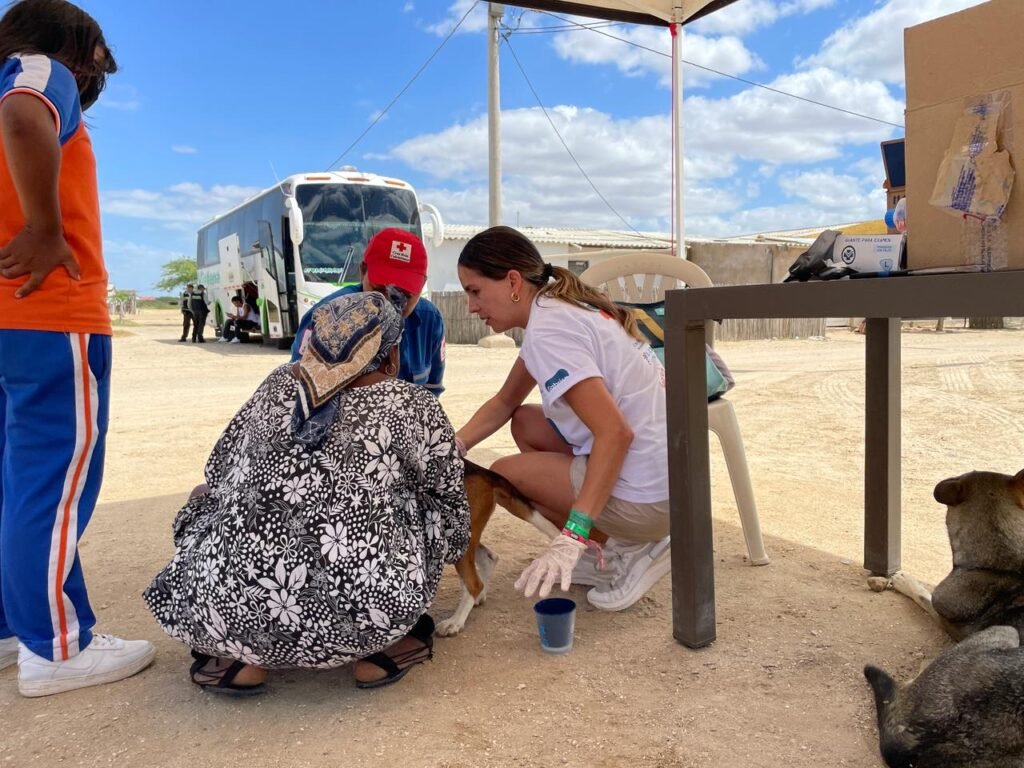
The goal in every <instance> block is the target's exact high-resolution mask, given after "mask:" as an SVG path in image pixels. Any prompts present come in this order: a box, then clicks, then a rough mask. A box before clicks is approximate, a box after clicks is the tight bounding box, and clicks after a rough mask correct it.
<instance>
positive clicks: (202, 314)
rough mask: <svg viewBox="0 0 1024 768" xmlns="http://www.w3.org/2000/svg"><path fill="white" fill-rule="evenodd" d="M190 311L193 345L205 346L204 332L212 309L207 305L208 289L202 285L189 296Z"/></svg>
mask: <svg viewBox="0 0 1024 768" xmlns="http://www.w3.org/2000/svg"><path fill="white" fill-rule="evenodd" d="M188 306H189V309H191V310H192V343H193V344H195V343H197V342H198V343H199V344H204V343H205V342H206V339H204V338H203V331H204V330H205V329H206V316H207V315H208V314H210V307H209V306H208V305H207V304H206V287H205V286H204V285H203V284H202V283H200V284H199V285H197V286H196V288H195V290H194V291H192V292H191V293H190V294H189V299H188Z"/></svg>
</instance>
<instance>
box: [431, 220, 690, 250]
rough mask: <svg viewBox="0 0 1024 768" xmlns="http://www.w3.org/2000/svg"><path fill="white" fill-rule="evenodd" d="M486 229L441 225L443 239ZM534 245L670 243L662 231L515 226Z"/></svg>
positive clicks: (647, 245) (658, 245)
mask: <svg viewBox="0 0 1024 768" xmlns="http://www.w3.org/2000/svg"><path fill="white" fill-rule="evenodd" d="M485 229H487V227H484V226H475V225H472V224H445V227H444V239H445V240H469V239H470V238H471V237H473V235H475V234H477V233H479V232H483V231H484V230H485ZM516 229H518V230H519V231H520V232H522V233H523V234H524V235H526V237H528V238H530V240H532V241H533V242H535V243H562V244H565V245H578V246H580V247H583V248H644V249H646V248H667V247H669V245H671V243H672V240H671V238H670V237H669V235H668V234H666V233H664V232H641V233H640V234H639V235H638V234H637V233H635V232H627V231H618V230H613V229H574V228H570V227H516Z"/></svg>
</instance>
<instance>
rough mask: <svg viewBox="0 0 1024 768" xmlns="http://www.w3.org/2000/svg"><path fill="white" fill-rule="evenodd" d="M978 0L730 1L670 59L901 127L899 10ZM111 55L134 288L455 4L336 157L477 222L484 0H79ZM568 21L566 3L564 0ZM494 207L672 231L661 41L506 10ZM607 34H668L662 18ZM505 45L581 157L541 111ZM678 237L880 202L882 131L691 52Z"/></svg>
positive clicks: (522, 217) (111, 132) (113, 231)
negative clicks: (401, 182) (498, 192)
mask: <svg viewBox="0 0 1024 768" xmlns="http://www.w3.org/2000/svg"><path fill="white" fill-rule="evenodd" d="M979 1H980V0H738V2H736V3H735V4H734V5H733V6H731V7H729V8H728V9H726V10H725V11H722V12H719V13H718V14H715V15H713V16H710V17H708V18H707V19H705V20H702V21H701V22H698V23H696V24H694V25H692V26H689V27H687V34H686V37H685V40H684V46H685V52H684V57H685V58H686V59H689V60H692V61H694V62H697V63H700V64H704V65H706V66H709V67H712V68H714V69H717V70H720V71H723V72H727V73H730V74H733V75H737V76H739V77H743V78H745V79H747V80H752V81H756V82H759V83H763V84H767V85H770V86H772V87H773V88H776V89H779V90H783V91H787V92H790V93H795V94H798V95H801V96H804V97H805V98H809V99H813V100H817V101H822V102H826V103H829V104H833V105H835V106H837V107H842V108H844V109H848V110H852V111H854V112H859V113H863V114H865V115H869V116H872V117H874V118H877V119H879V120H882V121H887V122H889V123H895V124H898V125H899V124H902V122H903V106H904V90H903V58H902V40H903V28H904V27H905V26H909V25H912V24H917V23H920V22H922V21H925V20H928V19H931V18H935V17H937V16H941V15H944V14H946V13H950V12H953V11H957V10H961V9H963V8H966V7H968V6H971V5H976V4H977V3H978V2H979ZM81 5H82V6H83V7H84V8H85V9H86V10H88V11H89V12H90V13H91V14H92V15H93V16H94V17H95V18H96V19H97V20H98V21H99V22H100V24H101V26H102V27H103V29H104V32H105V34H106V37H107V40H108V41H109V42H110V44H111V46H112V47H113V49H114V51H115V55H116V57H117V60H118V63H119V64H120V66H121V71H120V72H119V73H118V74H117V75H115V76H114V77H113V78H111V79H110V80H109V81H108V87H107V90H106V92H105V93H104V94H103V96H102V97H101V99H100V101H99V103H98V104H97V105H96V106H95V107H93V108H92V109H91V110H90V112H89V115H88V122H89V124H90V126H91V131H92V137H93V142H94V145H95V150H96V155H97V162H98V166H99V183H100V194H101V206H102V209H103V227H104V244H105V252H106V257H107V262H108V266H109V269H110V273H111V282H112V283H113V284H114V285H116V286H118V287H120V288H135V289H137V290H140V291H143V292H148V291H150V290H151V286H152V284H153V283H154V281H155V280H156V279H158V277H159V274H160V265H161V264H163V263H164V262H166V261H167V260H169V259H171V258H175V257H178V256H182V255H186V256H192V255H194V250H195V231H196V229H197V227H198V226H199V225H200V224H201V223H202V222H203V221H205V220H207V219H209V218H210V217H211V216H214V215H216V214H218V213H221V212H223V211H224V210H226V209H228V208H229V207H231V206H233V205H235V204H236V203H238V202H240V201H241V200H242V199H244V198H246V197H248V196H249V195H251V194H253V193H255V192H256V191H258V190H260V189H263V188H265V187H268V186H270V185H272V184H273V183H274V182H275V180H276V178H281V177H284V176H286V175H288V174H291V173H300V172H307V171H319V170H325V169H327V168H329V167H336V165H333V166H332V165H331V164H332V163H335V161H336V160H337V158H338V156H339V155H340V154H341V153H342V151H343V150H344V149H345V148H346V147H348V146H349V145H350V144H351V143H352V142H353V141H354V140H355V139H356V138H357V137H358V136H359V134H361V133H362V132H363V131H364V130H365V129H366V128H367V126H368V125H369V124H370V123H371V122H372V121H373V120H374V118H375V117H377V116H378V115H379V114H380V111H381V110H383V109H384V108H385V107H386V106H387V105H388V103H389V102H390V101H391V100H392V99H393V98H394V97H395V95H396V94H398V92H399V91H400V90H401V89H402V88H403V86H405V85H406V84H407V83H408V81H409V80H410V78H412V76H413V75H414V74H415V72H416V71H417V70H418V69H419V68H420V67H421V66H422V65H423V63H424V62H425V61H426V60H427V59H428V58H429V57H430V55H431V54H432V53H433V52H434V50H435V49H436V48H437V47H438V45H440V44H441V42H442V40H443V39H444V38H445V36H446V35H447V33H448V32H449V30H451V28H452V27H453V26H454V25H455V23H456V22H457V21H458V20H459V19H460V18H462V17H463V15H464V14H465V13H466V12H467V10H469V11H470V12H469V15H468V16H467V17H466V20H465V22H464V23H463V25H462V27H460V29H459V31H458V33H457V34H455V35H454V36H453V37H452V38H451V39H450V40H449V41H448V42H447V44H446V45H445V46H444V47H443V49H442V50H441V51H440V52H439V53H438V55H437V56H436V58H435V59H434V60H433V61H432V63H431V64H430V65H429V66H428V67H427V68H426V70H425V71H424V72H423V73H422V74H421V75H420V77H419V78H418V79H417V80H416V81H415V82H414V83H413V84H412V85H411V86H410V87H409V88H408V90H407V91H406V92H405V94H404V95H403V96H402V97H401V98H400V99H399V100H398V102H397V103H396V104H395V105H394V106H393V107H392V108H391V109H390V110H388V111H387V113H386V114H385V115H384V117H383V119H381V120H380V121H379V122H378V123H377V124H376V125H375V126H374V127H373V129H372V130H371V131H370V132H369V133H368V134H367V135H366V137H365V138H364V139H363V140H362V141H361V142H360V143H359V144H358V145H357V146H356V147H355V148H354V149H353V150H352V151H351V152H350V153H349V154H348V155H347V156H346V157H345V158H344V160H343V161H342V162H343V163H344V164H351V165H354V166H356V167H358V168H359V169H360V170H364V171H372V172H376V173H382V174H387V175H391V176H396V177H398V178H403V179H405V180H406V181H408V182H410V183H412V184H413V185H414V186H415V187H416V189H417V192H418V194H419V196H420V199H421V200H423V201H425V202H430V203H433V204H435V205H437V206H438V207H439V208H440V210H441V213H442V215H443V216H444V218H445V220H446V221H447V222H450V223H456V224H485V223H486V221H487V133H486V128H487V66H486V35H485V31H484V30H485V26H486V4H485V3H480V4H478V5H477V7H475V8H473V9H472V10H470V8H471V6H473V2H472V0H457V2H441V1H438V0H433V1H431V2H428V1H427V0H419V1H418V2H416V1H413V2H407V1H405V0H394V1H393V0H375V2H372V3H369V2H356V1H355V0H346V1H344V2H321V1H320V0H292V1H291V2H289V3H281V2H269V0H248V1H247V2H242V0H213V1H211V0H205V1H204V2H198V1H197V0H178V2H175V3H165V2H158V1H157V0H135V1H134V2H131V3H126V2H124V0H81ZM579 21H585V20H583V19H579ZM504 22H505V24H506V25H508V27H509V28H511V29H515V30H517V31H516V32H514V33H512V34H511V35H510V37H509V43H508V45H505V46H503V47H502V53H501V81H502V83H501V100H502V145H503V177H504V178H503V203H504V206H503V208H504V210H503V214H504V218H505V221H506V223H509V224H516V223H517V222H518V223H519V224H521V225H523V226H527V225H533V226H579V227H586V226H592V227H612V228H616V229H624V228H625V225H624V224H623V223H622V221H621V220H620V219H619V218H618V216H620V215H621V216H622V217H623V218H625V219H626V220H627V221H628V222H629V225H630V226H632V227H634V228H636V229H642V230H657V231H666V232H667V231H668V229H669V214H670V196H669V195H670V166H669V158H670V154H669V152H670V133H669V130H670V122H669V110H670V95H669V94H670V91H669V75H670V72H669V60H668V58H666V57H665V56H661V55H658V54H656V53H651V52H649V51H645V50H643V49H641V48H638V47H635V46H633V45H629V44H627V43H624V42H620V41H618V40H613V39H611V38H609V37H607V36H605V35H601V34H598V33H597V32H593V31H579V30H575V31H563V32H555V31H550V30H545V31H540V30H541V28H543V27H552V26H562V25H563V22H561V21H559V20H558V19H555V18H552V17H550V16H545V15H543V14H538V13H535V12H523V11H520V10H518V9H514V8H512V7H507V10H506V14H505V17H504ZM602 31H603V32H606V33H607V34H608V35H614V36H615V37H618V38H623V39H626V40H628V41H630V42H632V43H636V44H639V45H643V46H646V47H647V48H653V49H655V50H658V51H662V52H664V53H667V52H668V51H669V36H668V32H667V31H666V30H663V29H658V28H646V27H635V26H628V25H618V26H614V27H605V28H603V29H602ZM509 46H510V47H511V51H514V52H515V55H516V57H517V58H518V60H519V62H520V63H521V64H522V67H523V70H524V71H525V74H526V77H528V78H529V82H530V83H532V85H533V88H534V89H535V90H536V92H537V94H538V96H539V97H540V100H541V102H542V103H543V104H544V106H545V107H546V108H547V110H548V114H549V116H550V119H551V120H552V121H553V122H554V123H555V125H556V126H557V128H558V130H559V132H560V133H561V135H562V138H563V139H564V140H565V142H566V143H567V144H568V145H569V147H570V148H571V149H572V151H573V153H574V155H575V156H576V158H577V160H578V161H579V162H580V164H581V165H582V166H583V168H584V170H586V172H587V174H588V175H589V176H590V178H591V179H592V180H593V182H594V184H595V185H596V186H597V188H598V189H599V190H600V192H601V194H602V195H603V196H604V197H605V198H606V199H607V200H608V201H609V202H610V203H611V205H612V206H613V207H614V209H615V211H616V212H617V213H613V212H612V211H610V210H609V209H608V207H607V206H606V205H605V204H604V203H603V202H602V201H601V200H600V198H599V197H598V195H597V194H596V193H595V192H594V191H593V189H592V188H591V187H590V185H589V184H588V183H587V181H586V180H585V179H584V178H583V177H582V176H581V174H580V172H579V170H578V169H577V168H576V165H575V164H574V162H573V160H572V159H571V158H570V157H569V155H568V154H567V153H566V151H565V149H564V148H563V146H562V143H561V141H560V140H559V138H558V136H557V135H556V134H555V132H554V131H553V130H552V128H551V127H550V125H549V123H548V118H546V117H545V116H544V114H543V113H542V112H541V110H540V107H539V106H538V104H537V100H536V99H535V97H534V95H533V93H532V92H531V89H530V87H529V85H528V84H527V80H526V79H525V78H524V75H523V73H522V72H521V71H520V69H519V66H517V64H516V61H515V58H513V56H512V54H511V51H510V47H509ZM685 93H686V103H685V107H684V115H685V118H684V120H685V136H686V150H685V158H686V173H687V180H686V197H685V200H686V228H687V234H688V235H691V236H726V235H737V234H744V233H749V232H758V231H766V230H777V229H789V228H798V227H805V226H815V225H824V224H834V223H840V222H848V221H858V220H863V219H872V218H881V216H882V214H883V213H884V205H885V198H884V193H883V192H882V191H881V182H882V179H883V171H882V164H881V159H880V154H879V148H878V144H879V142H880V141H883V140H885V139H888V138H893V137H895V136H902V135H903V132H902V130H901V129H899V128H894V127H892V126H890V125H886V124H884V123H879V122H875V121H873V120H868V119H864V118H860V117H854V116H851V115H847V114H843V113H841V112H836V111H833V110H829V109H824V108H822V107H818V106H815V105H812V104H808V103H806V102H801V101H797V100H795V99H790V98H786V97H784V96H780V95H777V94H774V93H770V92H767V91H764V90H762V89H758V88H753V87H751V86H748V85H744V84H742V83H739V82H736V81H735V80H731V79H727V78H722V77H717V76H712V75H709V74H707V73H706V72H702V71H700V70H697V69H694V68H692V67H688V68H687V70H686V91H685Z"/></svg>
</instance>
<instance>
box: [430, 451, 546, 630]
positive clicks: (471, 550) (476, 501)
mask: <svg viewBox="0 0 1024 768" xmlns="http://www.w3.org/2000/svg"><path fill="white" fill-rule="evenodd" d="M465 464H466V495H467V496H468V497H469V514H470V539H469V547H468V548H467V549H466V554H464V555H463V556H462V559H461V560H459V562H457V563H456V564H455V570H456V571H458V574H459V578H461V579H462V598H461V599H460V600H459V606H458V608H456V609H455V613H454V614H452V616H451V618H448V619H445V620H444V621H441V622H438V624H437V628H436V629H435V632H436V633H437V634H438V635H442V636H448V637H450V636H452V635H457V634H459V632H461V631H462V628H463V627H464V626H465V625H466V619H467V618H468V617H469V613H470V611H472V610H473V606H474V605H480V604H481V603H483V602H484V600H485V599H486V598H487V582H488V581H489V580H490V578H491V574H492V573H493V572H494V566H495V564H496V563H497V562H498V556H497V555H495V554H494V553H493V552H491V550H489V549H488V548H487V547H485V546H484V545H483V544H481V543H480V537H481V535H483V532H484V528H485V527H487V521H488V520H490V519H491V514H492V513H493V512H494V507H495V505H497V506H501V507H504V508H505V509H507V510H508V511H509V512H511V513H512V514H513V515H515V516H516V517H518V518H519V519H520V520H525V521H526V522H529V523H533V525H534V526H535V527H536V528H537V530H539V531H540V532H541V533H543V534H544V535H545V536H547V538H549V539H550V538H552V537H553V536H557V535H558V528H557V527H555V524H554V523H552V522H550V521H549V520H547V519H546V518H545V517H544V516H543V515H541V514H540V513H539V512H537V511H536V510H535V509H534V508H533V507H532V506H531V505H530V502H529V500H528V499H527V498H526V497H525V496H523V495H522V494H521V493H520V492H519V491H517V490H516V489H515V487H514V486H513V485H512V483H510V482H509V481H508V480H506V479H505V478H504V477H502V476H501V475H499V474H498V473H497V472H492V471H491V470H489V469H484V468H483V467H481V466H480V465H479V464H474V463H473V462H472V461H468V460H467V461H466V462H465Z"/></svg>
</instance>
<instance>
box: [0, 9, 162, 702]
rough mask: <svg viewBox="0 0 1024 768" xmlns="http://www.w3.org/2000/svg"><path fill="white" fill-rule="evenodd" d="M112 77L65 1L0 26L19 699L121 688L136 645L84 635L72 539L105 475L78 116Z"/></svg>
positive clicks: (94, 209) (94, 208) (100, 364)
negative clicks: (111, 685) (92, 688)
mask: <svg viewBox="0 0 1024 768" xmlns="http://www.w3.org/2000/svg"><path fill="white" fill-rule="evenodd" d="M115 71H117V65H116V64H115V62H114V57H113V56H112V55H111V53H110V50H109V49H108V48H107V44H106V42H105V41H104V39H103V33H102V31H101V30H100V28H99V25H97V23H96V22H95V21H94V20H93V19H92V18H91V17H90V16H89V15H88V14H86V13H85V12H84V11H82V10H81V9H79V8H77V7H76V6H74V5H72V4H70V3H67V2H64V0H21V2H16V3H14V4H13V5H11V6H9V7H8V9H7V12H6V13H5V14H4V15H3V18H0V155H2V157H0V455H2V456H3V467H2V472H0V668H3V667H7V666H10V665H12V664H14V663H15V662H17V664H18V689H19V691H20V692H21V693H22V695H24V696H46V695H49V694H53V693H61V692H64V691H70V690H73V689H76V688H84V687H87V686H91V685H100V684H103V683H111V682H114V681H116V680H121V679H122V678H125V677H128V676H129V675H133V674H135V673H136V672H139V671H140V670H142V669H144V668H145V667H147V666H148V665H149V664H150V662H152V660H153V656H154V653H155V652H154V649H153V646H152V644H151V643H149V642H147V641H145V640H127V641H126V640H121V639H119V638H116V637H111V636H109V635H101V634H98V633H97V634H94V633H93V625H94V624H95V623H96V617H95V616H94V614H93V611H92V608H91V607H90V605H89V599H88V596H87V594H86V588H85V579H84V577H83V574H82V565H81V562H80V560H79V557H78V539H79V536H81V534H82V532H83V531H84V530H85V527H86V524H87V523H88V522H89V518H90V517H91V516H92V512H93V509H94V507H95V505H96V498H97V496H98V495H99V490H100V483H101V481H102V475H103V455H104V447H105V438H106V432H107V419H108V405H109V399H110V358H111V343H110V339H111V331H112V329H111V326H110V315H109V313H108V311H107V302H106V294H107V272H106V268H105V267H104V263H103V253H102V245H103V241H102V238H101V236H100V217H99V197H98V194H97V188H96V165H95V159H94V157H93V153H92V144H91V143H90V141H89V135H88V134H87V133H86V127H85V122H84V120H83V119H82V112H83V110H85V109H88V108H89V106H91V105H92V104H93V103H94V102H95V101H96V99H97V98H98V97H99V94H100V92H101V91H102V90H103V86H104V83H105V80H106V77H107V75H109V74H111V73H113V72H115Z"/></svg>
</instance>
